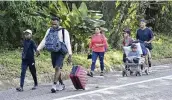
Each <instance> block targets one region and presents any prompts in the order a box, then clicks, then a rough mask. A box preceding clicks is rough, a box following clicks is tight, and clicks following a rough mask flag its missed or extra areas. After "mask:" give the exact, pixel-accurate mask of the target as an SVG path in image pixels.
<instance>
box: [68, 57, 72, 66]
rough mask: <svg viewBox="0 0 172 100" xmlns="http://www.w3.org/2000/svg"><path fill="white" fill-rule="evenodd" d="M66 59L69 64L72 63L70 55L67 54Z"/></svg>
mask: <svg viewBox="0 0 172 100" xmlns="http://www.w3.org/2000/svg"><path fill="white" fill-rule="evenodd" d="M67 61H68V63H69V64H71V63H72V55H69V57H68V58H67Z"/></svg>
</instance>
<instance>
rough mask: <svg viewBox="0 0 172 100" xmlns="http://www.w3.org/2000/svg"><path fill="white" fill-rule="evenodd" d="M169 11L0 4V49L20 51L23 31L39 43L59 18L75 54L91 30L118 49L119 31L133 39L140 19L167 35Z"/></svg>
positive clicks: (156, 6)
mask: <svg viewBox="0 0 172 100" xmlns="http://www.w3.org/2000/svg"><path fill="white" fill-rule="evenodd" d="M171 10H172V2H170V1H166V2H165V1H164V2H163V1H161V2H158V1H150V2H148V1H136V2H131V1H123V2H122V1H85V2H81V1H77V2H76V1H63V2H62V1H1V2H0V31H1V33H0V43H1V45H0V47H1V48H8V49H12V48H17V47H20V46H21V45H20V42H21V40H22V32H23V30H25V29H27V28H30V29H32V30H33V33H34V36H33V37H34V40H35V41H36V42H37V43H39V42H40V40H41V39H42V38H43V36H44V34H45V31H46V29H47V28H48V27H50V18H51V17H52V16H59V17H60V18H61V25H62V26H63V27H65V28H66V29H67V30H68V31H69V32H70V35H71V41H72V46H73V49H74V51H75V52H77V51H79V52H80V51H81V50H83V48H86V47H87V45H86V44H88V41H89V36H90V35H91V34H92V33H93V29H94V27H95V26H102V25H103V26H104V27H106V28H107V29H108V32H106V36H107V37H108V40H109V43H110V44H111V45H110V46H111V47H115V48H116V49H119V47H120V45H119V44H120V40H121V37H122V34H121V31H122V29H123V28H126V27H128V28H130V29H131V30H132V34H133V36H134V34H135V31H136V29H137V28H138V24H139V19H141V18H145V19H147V20H148V26H149V27H152V28H153V31H155V32H159V33H161V34H162V33H163V34H164V35H170V32H171V31H172V30H171V28H172V27H171V23H172V21H171V17H172V12H171ZM163 34H162V35H163Z"/></svg>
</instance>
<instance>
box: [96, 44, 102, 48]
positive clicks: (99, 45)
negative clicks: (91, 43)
mask: <svg viewBox="0 0 172 100" xmlns="http://www.w3.org/2000/svg"><path fill="white" fill-rule="evenodd" d="M95 45H96V47H101V46H103V44H95Z"/></svg>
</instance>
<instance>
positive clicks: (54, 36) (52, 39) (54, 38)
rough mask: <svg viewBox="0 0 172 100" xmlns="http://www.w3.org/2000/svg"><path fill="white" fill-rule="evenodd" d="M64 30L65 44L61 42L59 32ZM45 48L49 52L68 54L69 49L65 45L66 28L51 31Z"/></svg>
mask: <svg viewBox="0 0 172 100" xmlns="http://www.w3.org/2000/svg"><path fill="white" fill-rule="evenodd" d="M61 29H62V35H63V42H60V41H59V37H58V31H59V30H61ZM45 48H46V49H47V51H49V52H61V53H62V54H67V53H68V49H67V47H66V44H65V43H64V28H59V29H55V30H54V29H52V28H51V29H50V31H49V33H48V35H47V36H46V40H45Z"/></svg>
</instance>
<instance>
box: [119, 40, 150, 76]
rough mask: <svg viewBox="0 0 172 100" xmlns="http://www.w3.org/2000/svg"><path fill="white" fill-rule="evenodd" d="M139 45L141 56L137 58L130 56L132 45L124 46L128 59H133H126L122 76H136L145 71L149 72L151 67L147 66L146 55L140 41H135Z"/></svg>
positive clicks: (138, 49)
mask: <svg viewBox="0 0 172 100" xmlns="http://www.w3.org/2000/svg"><path fill="white" fill-rule="evenodd" d="M134 44H135V45H136V46H137V51H138V52H139V55H140V57H137V58H135V59H136V60H135V59H134V58H130V57H128V54H129V52H130V51H131V46H127V47H123V49H124V53H125V54H126V59H133V61H131V62H130V61H128V60H127V61H126V62H125V64H124V65H125V68H123V71H122V76H123V77H125V76H129V75H133V74H135V75H136V76H142V74H143V73H146V75H148V74H149V72H148V71H149V67H148V66H145V65H147V63H146V56H142V55H143V52H142V48H141V45H140V43H134Z"/></svg>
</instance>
